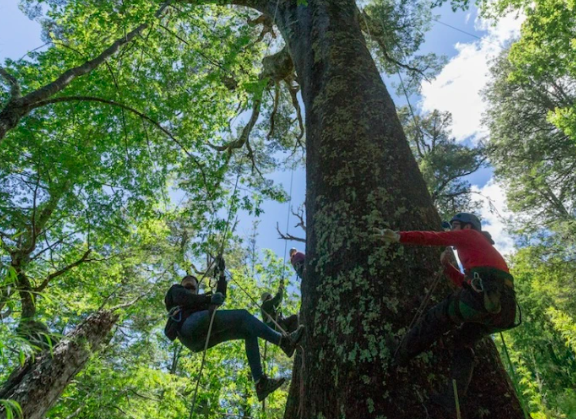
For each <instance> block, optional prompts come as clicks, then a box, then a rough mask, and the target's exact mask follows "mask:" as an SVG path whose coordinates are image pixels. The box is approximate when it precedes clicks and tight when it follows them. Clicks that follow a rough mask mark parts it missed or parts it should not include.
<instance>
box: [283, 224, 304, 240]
mask: <svg viewBox="0 0 576 419" xmlns="http://www.w3.org/2000/svg"><path fill="white" fill-rule="evenodd" d="M276 231H277V232H278V234H279V235H280V238H281V239H282V240H293V241H297V242H302V243H306V239H302V238H300V237H295V236H292V235H291V234H288V233H286V234H284V233H282V232H281V231H280V227H279V226H278V223H276Z"/></svg>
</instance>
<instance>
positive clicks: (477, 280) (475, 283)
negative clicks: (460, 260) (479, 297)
mask: <svg viewBox="0 0 576 419" xmlns="http://www.w3.org/2000/svg"><path fill="white" fill-rule="evenodd" d="M469 284H470V287H471V288H472V289H473V290H474V291H476V292H478V293H480V292H484V282H482V277H480V275H479V274H478V272H474V276H473V277H472V278H471V279H470V282H469Z"/></svg>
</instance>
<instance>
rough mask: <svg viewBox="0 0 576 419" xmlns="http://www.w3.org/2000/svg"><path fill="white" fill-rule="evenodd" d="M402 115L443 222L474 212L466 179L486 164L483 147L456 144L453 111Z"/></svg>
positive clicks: (410, 141) (404, 112) (407, 134)
mask: <svg viewBox="0 0 576 419" xmlns="http://www.w3.org/2000/svg"><path fill="white" fill-rule="evenodd" d="M399 116H400V121H401V122H402V125H403V127H404V132H405V133H406V138H407V139H408V141H409V143H410V146H411V148H412V152H413V154H414V157H415V158H416V161H417V162H418V166H419V167H420V171H421V172H422V176H423V177H424V180H425V181H426V184H427V185H428V191H430V195H431V196H432V201H433V202H434V205H435V206H436V208H437V209H438V211H439V212H440V215H441V216H442V217H444V218H443V219H450V218H451V217H452V216H453V215H454V214H455V213H457V212H467V211H472V210H473V208H474V204H473V202H472V199H471V191H470V186H471V185H470V182H468V181H467V180H465V179H464V178H465V177H466V176H468V175H470V174H472V173H474V172H475V171H476V170H478V169H479V168H480V167H482V166H483V165H484V161H485V155H484V153H485V149H484V146H483V144H480V145H478V146H477V147H474V148H472V147H467V146H465V145H463V144H459V143H456V141H455V140H454V138H451V137H450V125H451V124H452V115H450V113H449V112H439V111H437V110H435V111H433V112H431V113H429V114H426V115H412V113H411V112H410V111H409V109H408V108H402V109H400V110H399Z"/></svg>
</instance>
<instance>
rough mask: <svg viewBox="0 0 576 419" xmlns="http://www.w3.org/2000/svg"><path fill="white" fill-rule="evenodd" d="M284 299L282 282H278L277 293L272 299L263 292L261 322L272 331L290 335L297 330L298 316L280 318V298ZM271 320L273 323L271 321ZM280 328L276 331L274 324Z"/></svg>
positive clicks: (268, 294) (270, 295) (267, 293)
mask: <svg viewBox="0 0 576 419" xmlns="http://www.w3.org/2000/svg"><path fill="white" fill-rule="evenodd" d="M283 297H284V281H283V280H281V281H280V286H279V287H278V292H277V293H276V295H275V296H274V298H272V294H270V293H269V292H265V293H263V294H262V305H261V306H260V309H261V312H262V321H263V322H264V324H265V325H266V326H268V327H269V328H271V329H274V330H276V331H278V332H282V330H284V331H285V332H287V333H292V332H293V331H295V330H296V329H297V328H298V315H297V314H293V315H291V316H288V317H282V314H281V313H280V304H282V298H283ZM272 319H273V320H274V321H272ZM274 322H276V323H278V325H279V326H280V327H281V328H282V330H278V327H277V326H276V323H274Z"/></svg>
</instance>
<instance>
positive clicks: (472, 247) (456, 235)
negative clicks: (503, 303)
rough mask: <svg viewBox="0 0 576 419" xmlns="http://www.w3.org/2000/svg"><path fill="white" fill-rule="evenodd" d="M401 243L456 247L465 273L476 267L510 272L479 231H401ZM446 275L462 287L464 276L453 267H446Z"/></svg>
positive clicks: (499, 255)
mask: <svg viewBox="0 0 576 419" xmlns="http://www.w3.org/2000/svg"><path fill="white" fill-rule="evenodd" d="M400 243H403V244H420V245H428V246H454V247H455V248H456V250H457V251H458V258H459V259H460V262H462V266H463V267H464V271H465V272H468V271H469V270H470V269H472V268H476V267H482V266H483V267H491V268H496V269H500V270H501V271H504V272H509V269H508V265H506V261H505V260H504V258H503V257H502V255H501V254H500V253H498V251H497V250H496V249H495V248H494V246H492V244H491V243H490V242H489V241H488V239H487V238H486V237H485V236H484V235H483V234H482V233H481V232H479V231H477V230H457V231H442V232H436V231H401V232H400ZM444 273H445V274H446V275H447V276H448V277H449V278H450V279H451V280H452V282H454V283H455V284H456V285H458V286H462V281H463V280H464V274H462V273H461V272H460V271H459V270H458V269H456V268H455V267H454V266H452V265H448V266H445V267H444Z"/></svg>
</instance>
